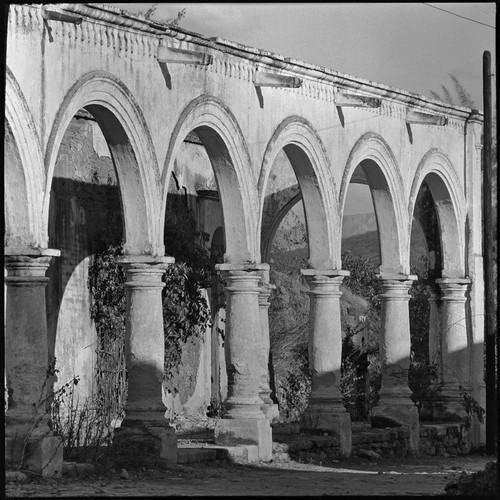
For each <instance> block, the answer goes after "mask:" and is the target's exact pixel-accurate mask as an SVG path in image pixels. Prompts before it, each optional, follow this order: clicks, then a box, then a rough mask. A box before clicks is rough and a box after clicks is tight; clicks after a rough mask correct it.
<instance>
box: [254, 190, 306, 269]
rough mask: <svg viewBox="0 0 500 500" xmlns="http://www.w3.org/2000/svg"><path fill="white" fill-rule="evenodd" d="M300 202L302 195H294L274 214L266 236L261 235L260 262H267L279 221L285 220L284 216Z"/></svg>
mask: <svg viewBox="0 0 500 500" xmlns="http://www.w3.org/2000/svg"><path fill="white" fill-rule="evenodd" d="M300 200H302V195H301V194H300V193H299V194H297V195H295V196H294V197H293V198H292V199H291V200H289V201H288V202H287V203H286V204H285V205H284V206H283V207H282V208H281V209H280V210H279V212H278V213H277V214H276V216H275V217H274V220H273V222H272V224H271V225H270V226H269V228H268V230H267V232H266V234H263V235H262V240H263V241H262V261H263V262H269V257H270V252H271V242H272V241H273V239H274V235H275V234H276V231H277V230H278V228H279V226H280V224H281V221H282V220H283V219H284V218H285V216H286V214H287V213H288V212H289V211H290V210H291V209H292V208H293V207H294V206H295V205H296V204H297V203H298V202H299V201H300Z"/></svg>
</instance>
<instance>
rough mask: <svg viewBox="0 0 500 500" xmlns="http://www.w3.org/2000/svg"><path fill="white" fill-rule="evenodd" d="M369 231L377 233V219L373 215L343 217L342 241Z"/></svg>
mask: <svg viewBox="0 0 500 500" xmlns="http://www.w3.org/2000/svg"><path fill="white" fill-rule="evenodd" d="M371 231H377V219H376V218H375V214H374V213H371V214H353V215H344V218H343V221H342V239H344V238H350V237H351V236H357V235H358V234H364V233H368V232H371Z"/></svg>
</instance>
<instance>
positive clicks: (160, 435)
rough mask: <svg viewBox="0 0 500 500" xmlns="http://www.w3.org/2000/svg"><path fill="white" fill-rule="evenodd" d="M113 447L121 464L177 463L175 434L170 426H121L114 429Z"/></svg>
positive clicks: (116, 458) (150, 464) (151, 464)
mask: <svg viewBox="0 0 500 500" xmlns="http://www.w3.org/2000/svg"><path fill="white" fill-rule="evenodd" d="M113 449H114V452H115V460H117V461H118V462H119V464H121V465H132V466H136V465H137V466H139V465H145V464H146V465H145V466H153V465H154V464H157V463H161V462H165V463H167V464H176V463H177V436H176V434H175V429H174V428H173V427H172V426H165V425H162V426H157V425H137V426H135V427H133V426H122V427H120V428H118V429H116V430H115V437H114V442H113Z"/></svg>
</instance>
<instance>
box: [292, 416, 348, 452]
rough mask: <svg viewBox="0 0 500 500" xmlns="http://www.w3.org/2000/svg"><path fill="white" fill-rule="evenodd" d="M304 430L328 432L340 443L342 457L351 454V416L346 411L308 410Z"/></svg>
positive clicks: (303, 425)
mask: <svg viewBox="0 0 500 500" xmlns="http://www.w3.org/2000/svg"><path fill="white" fill-rule="evenodd" d="M301 427H302V428H303V429H304V430H312V431H318V432H328V433H329V434H331V435H332V436H334V437H336V438H337V439H338V440H339V443H340V452H341V454H342V455H343V456H344V457H350V456H351V452H352V430H351V415H349V413H347V412H346V411H338V410H337V411H335V410H333V409H330V410H329V409H328V408H309V409H308V410H307V413H306V418H305V422H304V423H303V424H302V425H301Z"/></svg>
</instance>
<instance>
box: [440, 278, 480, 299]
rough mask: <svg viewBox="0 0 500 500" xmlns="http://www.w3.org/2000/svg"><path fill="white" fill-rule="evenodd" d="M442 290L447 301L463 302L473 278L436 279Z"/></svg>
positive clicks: (443, 297)
mask: <svg viewBox="0 0 500 500" xmlns="http://www.w3.org/2000/svg"><path fill="white" fill-rule="evenodd" d="M436 283H437V285H438V286H439V289H440V290H441V299H442V300H445V301H456V302H463V301H465V300H466V296H465V294H466V293H467V291H468V290H469V287H470V284H471V283H472V280H471V279H470V278H441V279H437V280H436Z"/></svg>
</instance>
